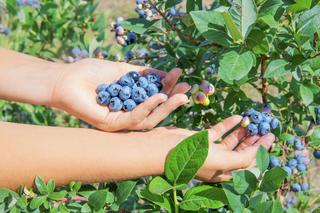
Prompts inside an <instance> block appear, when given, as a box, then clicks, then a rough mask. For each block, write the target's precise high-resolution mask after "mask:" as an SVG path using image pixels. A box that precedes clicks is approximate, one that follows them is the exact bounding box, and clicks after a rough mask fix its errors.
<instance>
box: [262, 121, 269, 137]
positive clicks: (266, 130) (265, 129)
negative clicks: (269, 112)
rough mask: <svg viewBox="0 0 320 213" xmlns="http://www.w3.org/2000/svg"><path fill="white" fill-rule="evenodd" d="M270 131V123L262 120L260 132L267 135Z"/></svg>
mask: <svg viewBox="0 0 320 213" xmlns="http://www.w3.org/2000/svg"><path fill="white" fill-rule="evenodd" d="M269 132H270V125H269V124H268V123H267V122H262V123H260V124H259V133H260V134H261V135H266V134H268V133H269Z"/></svg>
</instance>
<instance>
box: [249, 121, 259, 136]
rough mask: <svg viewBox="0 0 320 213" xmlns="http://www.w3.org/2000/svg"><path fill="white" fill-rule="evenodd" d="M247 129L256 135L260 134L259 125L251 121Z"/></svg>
mask: <svg viewBox="0 0 320 213" xmlns="http://www.w3.org/2000/svg"><path fill="white" fill-rule="evenodd" d="M247 131H248V133H249V134H250V135H256V134H258V126H257V125H255V124H252V123H251V124H249V125H248V126H247Z"/></svg>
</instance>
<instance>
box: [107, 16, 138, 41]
mask: <svg viewBox="0 0 320 213" xmlns="http://www.w3.org/2000/svg"><path fill="white" fill-rule="evenodd" d="M122 21H123V18H122V17H119V18H117V19H116V21H115V22H113V23H112V24H111V27H112V30H111V31H114V32H115V38H116V41H117V43H118V44H120V45H123V46H125V45H129V44H133V43H135V42H136V41H137V35H136V34H135V33H134V32H126V31H125V30H124V28H123V27H122V26H121V22H122Z"/></svg>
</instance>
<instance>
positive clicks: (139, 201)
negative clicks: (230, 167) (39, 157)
mask: <svg viewBox="0 0 320 213" xmlns="http://www.w3.org/2000/svg"><path fill="white" fill-rule="evenodd" d="M135 3H136V10H135V11H136V12H137V15H136V17H134V18H130V19H124V18H121V17H119V18H118V19H116V20H115V21H114V22H112V20H106V19H105V16H104V14H103V13H97V12H95V9H96V7H97V5H96V4H95V3H94V2H92V1H80V0H55V1H51V0H41V1H35V0H21V1H20V0H18V1H16V0H6V1H0V8H1V9H0V11H1V16H0V17H1V19H0V20H1V24H0V44H1V46H5V47H7V48H10V49H13V50H17V51H20V52H25V53H28V54H31V55H35V56H38V57H41V58H44V59H48V60H52V61H65V62H67V63H73V62H76V61H78V60H81V59H83V58H87V57H96V58H100V59H108V60H115V61H125V62H128V63H134V64H140V65H146V66H151V67H154V68H157V69H161V70H170V69H172V68H174V67H180V68H182V69H183V73H184V74H183V77H182V79H181V81H185V82H188V83H190V84H191V85H193V88H192V90H191V91H190V94H189V95H190V104H188V105H187V106H184V107H181V108H180V109H178V110H177V111H176V112H175V113H173V114H172V115H171V116H169V117H168V118H167V119H166V120H164V121H163V122H162V123H161V124H160V125H175V126H178V127H181V128H187V129H200V130H204V129H206V128H208V127H210V126H212V125H213V124H214V123H217V122H218V121H220V120H222V119H224V118H226V117H229V116H231V115H233V114H242V112H244V113H243V121H242V122H241V125H242V126H243V127H246V128H247V130H248V133H249V134H262V135H263V134H266V133H268V132H269V131H270V130H271V129H274V130H273V133H274V134H275V135H276V138H277V139H276V143H275V144H274V146H273V147H272V149H271V151H270V153H268V151H267V150H266V149H264V148H262V147H260V148H259V150H258V153H257V161H256V164H257V166H256V168H253V169H251V170H241V171H235V172H233V174H232V177H233V178H232V180H230V181H228V182H225V183H218V184H210V183H205V182H200V181H196V180H194V176H195V174H196V173H197V171H198V169H199V168H200V167H201V166H202V164H203V163H204V161H205V159H206V157H207V154H208V143H209V141H208V135H207V132H206V131H205V130H204V131H201V132H199V133H197V134H195V135H193V136H191V137H189V138H187V139H185V140H184V141H182V142H181V143H180V144H179V145H178V146H177V147H176V148H175V149H174V150H173V151H172V152H171V153H170V155H169V156H168V158H167V161H166V164H165V174H164V175H163V176H157V177H144V178H140V179H138V180H129V181H122V182H113V183H97V184H90V185H82V184H81V183H79V182H71V183H70V184H69V185H67V186H59V187H55V184H54V181H53V180H49V181H48V182H44V181H43V180H42V179H41V178H40V177H36V178H35V188H34V189H30V188H26V187H23V186H22V187H21V188H20V189H19V190H18V191H16V192H14V191H11V190H8V189H1V190H0V209H1V212H105V211H119V212H132V211H136V212H144V211H146V212H159V211H161V212H179V211H180V212H192V211H195V212H208V211H209V212H259V213H260V212H284V211H286V212H319V206H320V197H319V185H318V186H317V185H316V184H314V182H310V178H309V174H310V170H312V169H314V168H312V167H311V166H310V165H314V163H315V162H316V161H317V159H319V158H320V127H319V125H320V107H319V106H320V101H319V100H320V99H319V98H320V93H319V92H320V87H319V84H320V50H319V48H320V44H319V29H320V28H319V26H320V4H319V1H317V0H229V1H227V0H217V1H214V2H212V4H210V5H205V4H204V3H203V2H202V0H185V1H182V0H137V1H136V2H135ZM109 23H110V24H109ZM109 25H111V26H110V27H109ZM110 32H111V33H110ZM107 36H114V40H115V42H114V43H113V44H112V45H110V44H106V43H105V40H106V37H107ZM98 98H101V103H102V102H103V101H106V100H107V99H106V97H105V96H101V97H98ZM0 119H1V120H4V121H17V122H24V123H33V124H39V125H59V126H73V127H79V126H85V124H84V123H83V122H81V121H79V120H77V119H76V118H73V117H71V116H69V115H65V114H64V113H62V112H59V111H54V110H50V109H48V108H46V107H42V106H32V105H27V104H18V103H10V102H6V101H0ZM182 165H184V166H183V167H182Z"/></svg>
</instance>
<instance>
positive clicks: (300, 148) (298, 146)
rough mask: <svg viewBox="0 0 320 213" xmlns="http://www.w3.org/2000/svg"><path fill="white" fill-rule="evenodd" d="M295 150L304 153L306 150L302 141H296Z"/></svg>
mask: <svg viewBox="0 0 320 213" xmlns="http://www.w3.org/2000/svg"><path fill="white" fill-rule="evenodd" d="M294 148H295V149H296V150H298V151H302V150H304V145H303V144H302V142H301V140H299V139H297V138H296V139H295V141H294Z"/></svg>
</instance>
